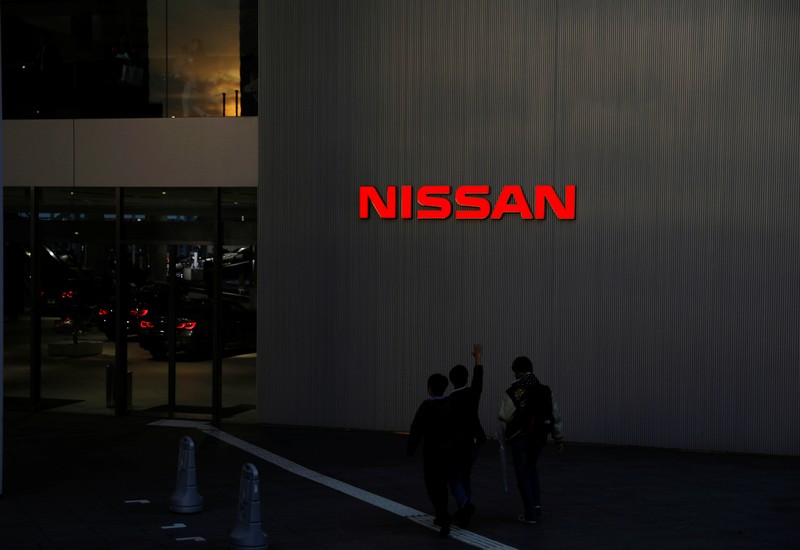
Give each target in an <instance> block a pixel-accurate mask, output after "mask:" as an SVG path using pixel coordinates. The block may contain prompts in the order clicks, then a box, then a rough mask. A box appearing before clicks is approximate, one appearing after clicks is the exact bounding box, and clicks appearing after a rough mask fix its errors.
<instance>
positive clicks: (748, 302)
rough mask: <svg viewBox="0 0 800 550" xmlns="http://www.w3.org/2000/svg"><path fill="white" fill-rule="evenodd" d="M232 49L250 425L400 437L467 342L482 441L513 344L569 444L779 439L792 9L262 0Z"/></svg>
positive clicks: (776, 448)
mask: <svg viewBox="0 0 800 550" xmlns="http://www.w3.org/2000/svg"><path fill="white" fill-rule="evenodd" d="M259 40H260V45H259V50H260V54H261V55H260V58H259V64H260V66H259V73H260V74H261V75H269V77H268V78H262V79H261V81H260V83H259V85H260V89H259V94H260V97H259V101H260V111H259V115H260V116H259V121H258V125H259V140H260V145H259V151H260V159H259V175H258V179H259V195H258V201H259V222H258V223H259V229H258V239H259V248H258V253H259V259H258V261H259V264H260V266H259V270H260V276H259V281H258V284H259V289H258V294H259V299H258V302H259V308H258V312H259V332H260V340H259V349H258V382H257V384H258V409H257V414H258V419H259V421H262V422H270V423H279V424H291V425H313V426H331V427H348V428H362V429H377V430H400V431H402V430H406V429H407V428H408V426H409V423H410V421H411V417H412V415H413V412H414V410H415V409H416V406H417V405H418V404H419V402H420V401H421V400H422V399H424V397H425V380H426V379H427V376H428V375H429V374H430V373H432V372H447V370H449V368H450V367H451V366H452V365H454V364H456V363H465V364H470V363H469V362H470V361H471V357H470V355H469V352H470V350H471V349H472V344H473V343H475V342H481V343H483V345H484V347H485V353H484V362H485V364H486V369H487V379H486V383H485V390H484V396H483V401H482V405H481V416H482V419H483V422H484V424H485V426H486V428H487V430H488V431H490V432H494V429H495V426H496V420H495V418H496V409H497V404H498V401H499V395H500V392H501V391H502V390H503V389H504V388H505V387H506V386H507V385H508V383H509V382H510V381H511V371H510V365H511V361H512V360H513V359H514V357H516V356H518V355H528V356H530V357H531V358H532V359H533V362H534V366H535V372H536V373H537V375H539V377H540V378H541V379H542V380H543V381H545V382H546V383H548V384H549V385H550V386H551V387H552V388H553V391H554V393H555V396H556V398H557V401H558V404H559V406H560V409H561V411H562V413H563V416H564V419H565V428H566V435H567V439H568V440H573V441H581V442H593V443H602V444H623V445H644V446H654V447H671V448H681V449H695V450H714V451H732V452H755V453H769V454H789V455H796V454H798V453H800V405H799V404H798V402H799V400H798V396H799V395H800V369H798V365H799V364H800V361H799V360H800V345H798V342H799V341H800V339H798V331H800V320H799V319H798V311H799V310H800V284H799V282H800V223H798V220H797V217H796V214H797V212H798V211H800V187H799V186H798V183H800V155H799V154H798V153H799V152H800V124H798V120H800V100H798V98H800V4H798V3H796V2H793V1H778V0H774V1H772V0H771V1H766V2H754V1H748V0H732V1H709V2H692V1H689V0H684V1H678V2H650V1H637V0H625V1H621V0H620V1H611V2H594V1H578V0H560V1H556V2H539V1H525V0H519V1H511V0H509V1H503V2H487V1H480V0H468V1H445V0H434V1H427V0H426V1H423V0H412V1H404V2H372V1H354V0H348V1H325V2H314V1H300V2H298V1H295V0H291V1H289V0H285V1H275V2H268V3H265V4H264V5H263V9H261V10H260V13H259ZM364 185H371V186H375V187H376V188H378V189H380V190H381V192H384V191H385V189H386V188H387V186H412V187H413V188H414V190H417V189H418V188H419V187H420V186H424V185H445V186H451V187H452V188H456V187H459V186H463V185H488V186H490V187H491V201H492V202H495V201H496V200H497V199H498V194H499V193H500V191H501V189H503V187H504V186H509V185H519V186H521V187H522V188H523V189H524V190H525V192H526V193H528V192H529V191H530V192H532V190H533V188H534V186H536V185H551V186H553V188H554V189H556V191H557V192H558V193H559V194H561V196H562V197H563V192H564V189H565V186H567V185H575V187H576V190H577V198H576V215H575V219H574V220H561V219H558V218H556V217H555V216H554V215H552V211H550V212H548V216H547V217H546V219H545V220H527V219H523V218H522V217H521V216H519V215H515V214H506V215H504V216H502V217H501V218H500V219H479V220H463V219H456V218H455V216H450V217H449V218H448V219H444V220H424V219H418V217H417V216H416V215H415V216H413V217H412V218H411V219H383V218H380V217H378V216H377V215H375V212H374V210H373V211H372V213H371V215H370V216H369V218H368V219H362V218H360V217H359V188H360V187H361V186H364ZM420 210H423V208H421V207H419V206H418V205H417V206H416V208H415V210H414V211H415V212H419V211H420Z"/></svg>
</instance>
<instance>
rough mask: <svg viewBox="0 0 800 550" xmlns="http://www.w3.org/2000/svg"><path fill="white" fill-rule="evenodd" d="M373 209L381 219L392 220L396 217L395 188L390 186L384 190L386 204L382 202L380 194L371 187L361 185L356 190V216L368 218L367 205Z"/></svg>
mask: <svg viewBox="0 0 800 550" xmlns="http://www.w3.org/2000/svg"><path fill="white" fill-rule="evenodd" d="M370 204H372V206H373V207H374V208H375V212H377V213H378V216H380V217H381V218H390V219H394V218H396V217H397V187H395V186H393V185H390V186H389V187H387V188H386V202H383V199H382V198H381V194H380V193H379V192H378V190H377V189H375V188H374V187H372V186H371V185H362V186H361V188H360V189H359V190H358V215H359V216H360V217H361V218H369V205H370Z"/></svg>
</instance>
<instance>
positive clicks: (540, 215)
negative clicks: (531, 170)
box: [533, 185, 575, 220]
mask: <svg viewBox="0 0 800 550" xmlns="http://www.w3.org/2000/svg"><path fill="white" fill-rule="evenodd" d="M545 203H547V204H549V205H550V208H552V209H553V213H554V214H555V215H556V218H558V219H559V220H574V219H575V186H574V185H567V186H566V188H565V190H564V202H561V200H560V199H559V198H558V195H557V194H556V190H555V189H553V188H552V187H549V186H547V185H540V186H538V187H537V188H536V198H535V202H534V205H533V208H534V211H535V213H536V219H537V220H543V219H544V214H545V209H544V205H545Z"/></svg>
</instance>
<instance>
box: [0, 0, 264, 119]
mask: <svg viewBox="0 0 800 550" xmlns="http://www.w3.org/2000/svg"><path fill="white" fill-rule="evenodd" d="M0 9H2V18H1V19H0V21H2V33H0V35H1V36H2V41H3V48H2V53H3V67H2V70H3V116H4V118H130V117H164V116H167V117H191V116H250V115H255V114H256V96H257V81H258V79H257V51H256V49H257V48H256V41H257V38H256V36H257V29H256V11H257V2H256V1H255V0H117V1H115V2H93V1H89V0H75V1H72V2H51V1H44V0H25V1H21V0H8V1H4V2H2V4H0Z"/></svg>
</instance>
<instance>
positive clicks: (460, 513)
mask: <svg viewBox="0 0 800 550" xmlns="http://www.w3.org/2000/svg"><path fill="white" fill-rule="evenodd" d="M482 353H483V345H482V344H475V345H474V346H473V350H472V356H473V358H474V359H475V366H474V367H473V371H472V384H471V385H469V386H468V385H467V383H468V381H469V371H468V370H467V367H465V366H464V365H456V366H454V367H453V368H452V369H450V373H449V377H450V382H452V383H453V391H451V392H450V395H449V396H448V399H449V400H450V408H451V411H452V414H453V420H454V426H455V428H454V429H455V432H456V433H454V438H453V440H454V445H455V454H454V457H453V460H454V462H453V470H452V472H451V476H450V479H449V480H448V485H449V486H450V492H451V493H452V494H453V498H455V501H456V504H457V505H458V510H457V511H456V513H455V514H453V517H452V520H453V523H455V524H456V525H458V526H459V527H463V528H467V527H469V524H470V521H471V519H472V514H474V513H475V505H474V504H473V503H472V482H471V475H472V466H473V464H474V463H475V459H476V457H477V456H478V451H479V449H480V447H481V446H482V445H483V444H484V443H486V432H484V430H483V426H481V421H480V418H479V417H478V405H479V404H480V399H481V392H482V391H483V363H482V361H481V354H482Z"/></svg>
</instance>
